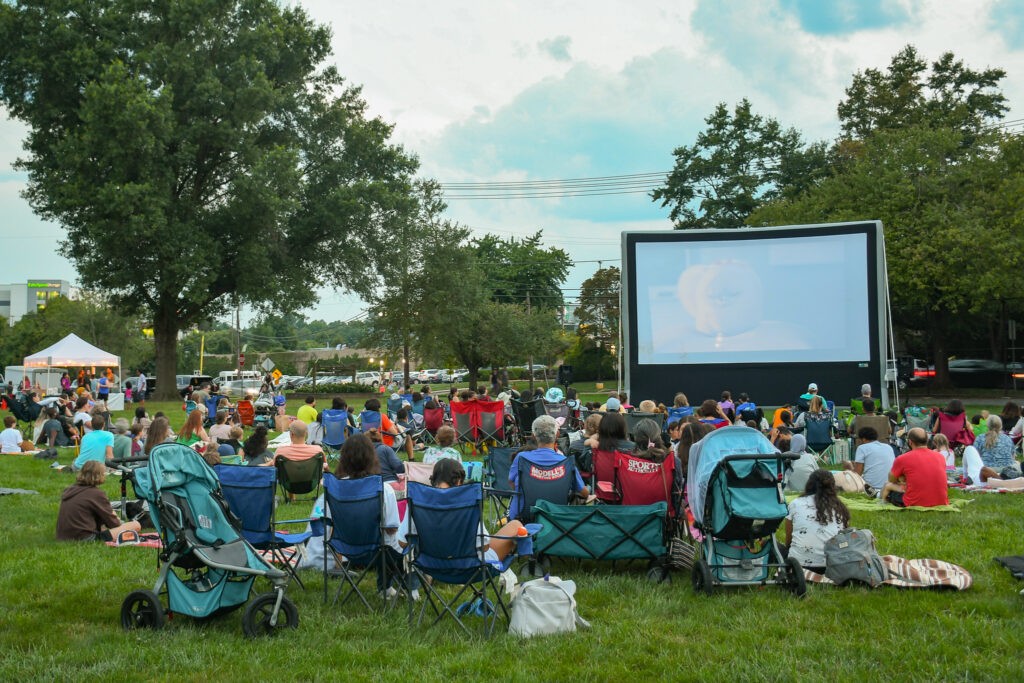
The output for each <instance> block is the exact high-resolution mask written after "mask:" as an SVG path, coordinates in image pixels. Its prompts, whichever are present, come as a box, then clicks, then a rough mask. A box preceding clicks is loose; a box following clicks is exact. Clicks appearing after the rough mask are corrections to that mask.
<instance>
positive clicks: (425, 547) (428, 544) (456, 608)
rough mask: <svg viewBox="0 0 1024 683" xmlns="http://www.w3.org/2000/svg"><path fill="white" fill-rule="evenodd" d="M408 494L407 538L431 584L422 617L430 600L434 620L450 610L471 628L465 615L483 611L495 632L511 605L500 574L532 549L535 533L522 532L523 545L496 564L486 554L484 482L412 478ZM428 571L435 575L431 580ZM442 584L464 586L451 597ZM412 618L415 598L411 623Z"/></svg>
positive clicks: (415, 565) (418, 569) (416, 565)
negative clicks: (433, 483)
mask: <svg viewBox="0 0 1024 683" xmlns="http://www.w3.org/2000/svg"><path fill="white" fill-rule="evenodd" d="M406 500H408V502H409V508H408V511H407V513H406V514H408V515H410V519H411V523H410V525H409V528H410V532H409V534H408V536H407V540H408V541H409V547H410V548H411V555H412V571H413V572H414V573H415V574H416V576H417V577H418V578H419V579H420V581H421V583H422V585H423V586H424V588H425V596H424V600H423V604H422V605H421V607H420V611H419V617H418V618H417V621H416V623H417V624H421V623H422V622H423V615H424V614H425V612H426V609H427V605H430V607H431V609H432V610H433V611H434V614H435V619H434V621H433V622H432V623H431V626H433V625H435V624H437V623H438V622H440V621H441V620H442V619H443V618H444V617H445V616H446V615H447V616H450V617H451V618H452V619H454V620H455V622H456V623H457V624H458V625H459V626H460V627H461V628H462V630H464V631H465V632H466V633H471V631H470V629H469V627H467V626H466V624H465V623H464V622H463V617H465V616H469V615H478V616H480V617H482V620H483V624H482V626H483V630H484V633H485V634H486V635H488V636H490V635H491V633H492V632H493V631H494V626H495V624H496V623H497V621H498V617H499V610H500V613H501V614H502V615H504V617H505V619H506V621H507V620H508V619H509V612H508V606H507V605H506V603H505V599H504V595H503V591H502V589H501V586H500V585H499V582H498V580H497V579H498V577H499V576H500V575H501V573H502V572H503V571H505V570H506V569H508V568H509V567H510V566H511V565H512V562H513V561H514V560H515V559H516V557H518V555H519V554H521V553H522V554H528V553H529V552H532V549H531V548H530V545H531V544H532V535H530V536H525V537H523V538H522V539H519V538H518V537H517V540H519V543H518V547H517V549H516V550H515V551H513V552H512V553H510V554H509V556H508V557H506V558H505V560H504V561H503V562H501V563H500V564H499V565H497V566H495V565H493V564H491V563H489V562H487V561H486V560H484V559H482V558H481V550H480V549H481V548H483V547H486V546H487V537H486V536H485V535H484V528H483V525H482V524H481V518H482V514H483V501H484V490H483V486H481V485H480V484H479V483H473V484H466V485H464V486H456V487H453V488H447V489H437V488H432V487H430V486H426V485H425V484H420V483H417V482H409V485H408V495H407V498H406ZM530 531H531V532H533V531H534V529H530ZM428 576H429V577H432V579H433V580H432V581H429V580H428V579H427V577H428ZM440 584H449V585H455V586H459V587H460V588H459V590H458V592H457V593H456V594H455V596H454V597H453V598H452V599H451V600H445V599H444V596H442V595H441V593H440V592H439V591H438V588H440ZM464 596H465V598H466V599H465V600H464ZM412 619H413V612H412V603H411V602H410V603H409V621H410V624H411V623H412Z"/></svg>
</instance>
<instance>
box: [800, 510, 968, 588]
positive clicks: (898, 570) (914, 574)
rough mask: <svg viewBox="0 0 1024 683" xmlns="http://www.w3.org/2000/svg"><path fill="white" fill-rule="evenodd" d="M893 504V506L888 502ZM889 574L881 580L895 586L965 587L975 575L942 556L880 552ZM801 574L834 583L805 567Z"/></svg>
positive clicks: (819, 580) (810, 579) (815, 579)
mask: <svg viewBox="0 0 1024 683" xmlns="http://www.w3.org/2000/svg"><path fill="white" fill-rule="evenodd" d="M890 507H892V506H890ZM882 564H883V565H885V569H886V572H887V573H888V578H887V579H885V581H883V582H882V583H883V584H885V585H887V586H896V587H897V588H953V589H956V590H958V591H964V590H967V589H968V588H970V587H971V584H973V583H974V577H972V576H971V573H970V572H969V571H967V570H966V569H964V568H963V567H961V566H959V565H956V564H952V563H951V562H943V561H942V560H929V559H920V560H907V559H904V558H902V557H897V556H896V555H882ZM804 578H806V579H807V580H808V581H810V582H811V583H818V584H823V585H830V586H834V585H835V583H833V582H832V580H831V579H829V578H828V577H827V576H825V575H824V574H817V573H815V572H811V571H807V570H806V569H805V570H804Z"/></svg>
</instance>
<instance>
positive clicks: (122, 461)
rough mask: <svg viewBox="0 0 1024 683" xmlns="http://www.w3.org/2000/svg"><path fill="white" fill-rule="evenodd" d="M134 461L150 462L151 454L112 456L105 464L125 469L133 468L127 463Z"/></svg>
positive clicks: (114, 468)
mask: <svg viewBox="0 0 1024 683" xmlns="http://www.w3.org/2000/svg"><path fill="white" fill-rule="evenodd" d="M133 462H149V456H148V455H143V456H139V457H134V458H111V459H110V460H107V461H106V462H105V463H104V464H105V465H106V466H107V467H109V468H110V469H113V470H122V471H124V470H129V469H132V468H130V467H128V466H127V465H129V464H130V463H133Z"/></svg>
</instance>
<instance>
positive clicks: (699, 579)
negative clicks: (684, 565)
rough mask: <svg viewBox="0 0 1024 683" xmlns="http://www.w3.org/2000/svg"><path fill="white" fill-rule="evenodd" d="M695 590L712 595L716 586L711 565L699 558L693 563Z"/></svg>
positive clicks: (695, 591)
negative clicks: (713, 581) (712, 577)
mask: <svg viewBox="0 0 1024 683" xmlns="http://www.w3.org/2000/svg"><path fill="white" fill-rule="evenodd" d="M691 578H692V579H693V592H694V593H705V594H707V595H711V594H712V593H713V592H714V590H715V586H714V583H712V579H711V567H709V566H708V563H707V562H705V561H704V560H697V561H696V562H695V563H694V564H693V574H692V577H691Z"/></svg>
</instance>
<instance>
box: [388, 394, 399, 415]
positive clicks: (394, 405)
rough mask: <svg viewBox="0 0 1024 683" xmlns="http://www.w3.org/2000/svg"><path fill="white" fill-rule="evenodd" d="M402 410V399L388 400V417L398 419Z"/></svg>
mask: <svg viewBox="0 0 1024 683" xmlns="http://www.w3.org/2000/svg"><path fill="white" fill-rule="evenodd" d="M401 409H402V397H401V396H399V397H398V398H389V399H388V417H390V418H391V419H392V420H397V419H398V411H399V410H401Z"/></svg>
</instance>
